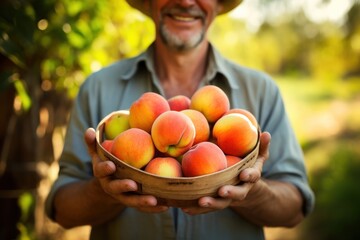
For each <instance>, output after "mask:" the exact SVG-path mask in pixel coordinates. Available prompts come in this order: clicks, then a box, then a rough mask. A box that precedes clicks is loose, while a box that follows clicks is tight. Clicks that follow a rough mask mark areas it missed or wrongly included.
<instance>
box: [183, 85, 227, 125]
mask: <svg viewBox="0 0 360 240" xmlns="http://www.w3.org/2000/svg"><path fill="white" fill-rule="evenodd" d="M190 108H191V109H195V110H198V111H199V112H201V113H203V114H204V116H205V117H206V119H207V120H208V122H209V123H214V122H216V121H217V120H218V119H219V118H220V117H221V116H222V115H224V114H225V113H226V112H227V111H229V109H230V102H229V98H228V97H227V95H226V94H225V92H224V91H223V90H222V89H221V88H219V87H216V86H214V85H207V86H204V87H202V88H200V89H198V90H197V91H196V92H195V93H194V95H193V96H192V97H191V103H190Z"/></svg>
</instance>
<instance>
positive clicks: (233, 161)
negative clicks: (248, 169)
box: [225, 155, 242, 167]
mask: <svg viewBox="0 0 360 240" xmlns="http://www.w3.org/2000/svg"><path fill="white" fill-rule="evenodd" d="M225 156H226V161H227V167H231V166H233V165H235V164H236V163H238V162H240V161H241V160H242V159H241V158H239V157H236V156H232V155H225Z"/></svg>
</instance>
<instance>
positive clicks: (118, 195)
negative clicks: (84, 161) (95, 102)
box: [84, 128, 168, 213]
mask: <svg viewBox="0 0 360 240" xmlns="http://www.w3.org/2000/svg"><path fill="white" fill-rule="evenodd" d="M95 136H96V134H95V130H94V129H92V128H89V129H87V131H86V132H85V136H84V138H85V141H86V143H87V146H88V151H89V154H90V156H91V159H92V165H93V173H94V176H95V178H96V179H97V181H98V182H99V184H100V186H101V188H102V189H103V191H104V193H105V194H108V195H109V196H110V197H112V198H113V199H114V201H117V202H118V203H119V204H122V205H123V206H124V207H133V208H137V209H138V210H140V211H143V212H148V213H159V212H163V211H166V210H167V209H168V207H166V206H157V200H156V198H155V197H154V196H151V195H139V194H136V193H134V191H136V190H137V184H136V183H135V182H134V181H132V180H130V179H122V180H120V179H115V178H113V174H114V173H115V170H116V166H115V164H114V163H113V162H111V161H103V160H101V159H100V157H99V156H98V154H97V151H96V139H95Z"/></svg>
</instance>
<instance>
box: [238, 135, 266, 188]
mask: <svg viewBox="0 0 360 240" xmlns="http://www.w3.org/2000/svg"><path fill="white" fill-rule="evenodd" d="M270 141H271V135H270V133H268V132H263V133H261V135H260V150H259V155H258V157H257V159H256V161H255V163H254V165H253V166H252V167H251V168H247V169H244V170H243V171H241V173H240V175H239V179H240V181H242V182H251V183H255V182H257V181H259V179H260V178H261V172H262V168H263V165H264V162H265V161H266V160H267V159H268V158H269V148H270Z"/></svg>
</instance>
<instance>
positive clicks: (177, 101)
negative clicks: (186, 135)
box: [167, 95, 191, 112]
mask: <svg viewBox="0 0 360 240" xmlns="http://www.w3.org/2000/svg"><path fill="white" fill-rule="evenodd" d="M167 101H168V103H169V106H170V110H173V111H178V112H180V111H181V110H185V109H189V108H190V101H191V100H190V98H188V97H187V96H184V95H176V96H174V97H171V98H169V99H168V100H167Z"/></svg>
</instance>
